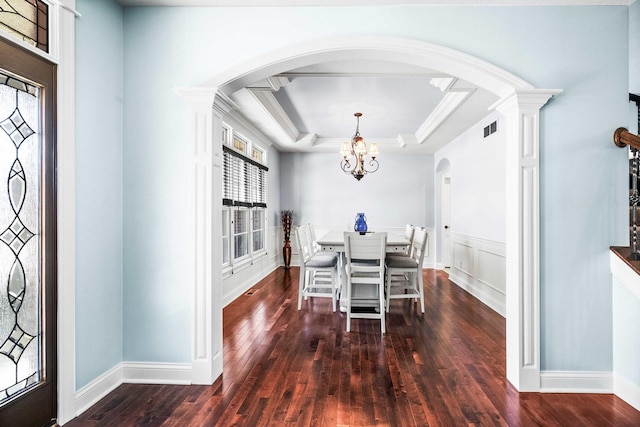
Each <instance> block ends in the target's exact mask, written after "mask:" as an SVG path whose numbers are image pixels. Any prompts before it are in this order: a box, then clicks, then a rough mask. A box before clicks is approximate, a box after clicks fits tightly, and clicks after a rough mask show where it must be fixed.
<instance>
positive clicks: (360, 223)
mask: <svg viewBox="0 0 640 427" xmlns="http://www.w3.org/2000/svg"><path fill="white" fill-rule="evenodd" d="M353 230H354V231H358V232H360V234H364V233H366V232H367V217H366V216H364V214H363V213H358V214H356V222H355V223H354V224H353Z"/></svg>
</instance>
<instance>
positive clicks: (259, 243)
mask: <svg viewBox="0 0 640 427" xmlns="http://www.w3.org/2000/svg"><path fill="white" fill-rule="evenodd" d="M252 222H253V224H252V227H251V230H252V231H253V251H254V252H257V251H261V250H263V249H264V236H265V226H264V225H265V222H266V221H265V209H261V208H256V209H254V210H253V219H252Z"/></svg>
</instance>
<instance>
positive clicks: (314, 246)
mask: <svg viewBox="0 0 640 427" xmlns="http://www.w3.org/2000/svg"><path fill="white" fill-rule="evenodd" d="M307 231H308V232H309V245H310V247H311V252H312V253H313V254H315V253H317V252H318V251H319V250H320V247H319V246H318V239H317V238H316V229H315V227H314V226H313V224H311V223H309V224H307Z"/></svg>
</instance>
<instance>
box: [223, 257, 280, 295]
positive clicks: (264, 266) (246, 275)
mask: <svg viewBox="0 0 640 427" xmlns="http://www.w3.org/2000/svg"><path fill="white" fill-rule="evenodd" d="M276 268H278V263H277V258H276V257H272V256H268V257H265V258H264V259H263V260H262V261H261V262H260V263H259V264H254V265H252V266H251V267H248V268H247V269H246V270H243V271H241V272H240V273H239V274H235V275H233V276H231V277H228V278H225V279H224V280H223V281H224V282H225V283H231V282H234V284H233V286H232V289H231V290H230V291H228V292H226V293H225V294H224V295H223V296H222V306H223V307H226V306H227V305H228V304H229V303H231V302H232V301H234V300H235V299H236V298H238V297H239V296H240V295H242V294H244V293H245V292H246V291H247V290H249V289H250V288H251V287H252V286H254V285H255V284H256V283H258V282H259V281H260V280H262V279H263V278H264V277H266V276H267V275H269V274H270V273H271V272H272V271H273V270H275V269H276Z"/></svg>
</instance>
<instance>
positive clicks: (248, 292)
mask: <svg viewBox="0 0 640 427" xmlns="http://www.w3.org/2000/svg"><path fill="white" fill-rule="evenodd" d="M256 292H258V290H257V289H253V288H252V289H249V290H248V291H247V292H246V293H245V295H246V296H249V297H250V296H253V294H255V293H256Z"/></svg>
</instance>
